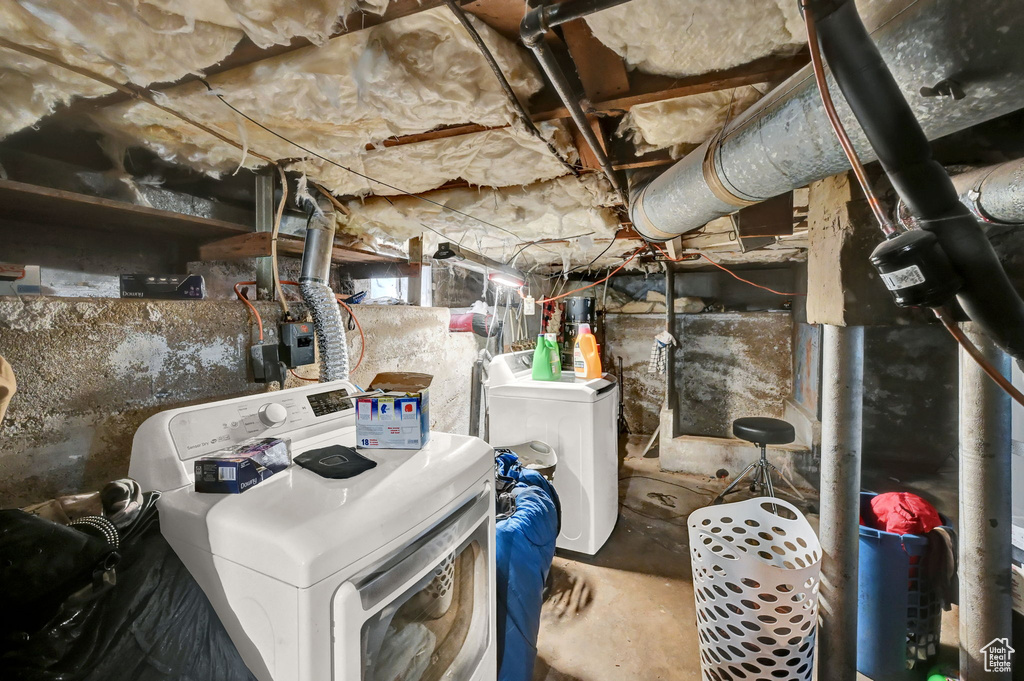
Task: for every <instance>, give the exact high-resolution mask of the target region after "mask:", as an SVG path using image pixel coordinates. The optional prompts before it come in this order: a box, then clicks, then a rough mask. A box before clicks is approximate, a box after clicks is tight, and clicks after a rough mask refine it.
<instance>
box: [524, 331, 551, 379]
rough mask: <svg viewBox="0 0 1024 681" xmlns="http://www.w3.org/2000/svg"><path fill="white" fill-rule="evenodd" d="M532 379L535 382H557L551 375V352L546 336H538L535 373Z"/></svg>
mask: <svg viewBox="0 0 1024 681" xmlns="http://www.w3.org/2000/svg"><path fill="white" fill-rule="evenodd" d="M530 377H531V378H533V380H535V381H553V380H555V377H554V376H553V375H552V374H551V350H550V349H549V348H548V342H547V339H545V338H544V334H540V335H539V336H537V349H536V350H534V351H533V373H531V374H530Z"/></svg>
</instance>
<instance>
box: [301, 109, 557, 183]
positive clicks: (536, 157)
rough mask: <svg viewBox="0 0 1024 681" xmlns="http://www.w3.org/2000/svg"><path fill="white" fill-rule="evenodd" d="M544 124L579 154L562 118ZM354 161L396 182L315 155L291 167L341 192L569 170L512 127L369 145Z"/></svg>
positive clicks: (534, 177)
mask: <svg viewBox="0 0 1024 681" xmlns="http://www.w3.org/2000/svg"><path fill="white" fill-rule="evenodd" d="M539 127H540V130H541V133H542V134H543V135H544V136H545V137H547V138H550V139H552V140H554V143H555V147H556V148H558V150H559V151H560V152H561V153H562V155H563V156H567V157H569V158H570V160H575V157H576V148H575V147H574V146H572V141H571V140H572V138H571V136H570V135H569V132H568V131H567V130H566V128H565V126H564V125H563V124H562V123H561V122H555V123H542V124H540V125H539ZM349 167H350V168H353V169H355V170H359V171H360V172H361V173H363V174H364V175H366V176H368V177H373V178H377V179H380V180H383V181H385V182H388V184H390V185H392V186H387V185H385V184H381V183H380V182H373V181H370V180H367V179H365V178H363V177H360V176H359V175H356V174H354V173H350V172H348V171H346V170H343V169H341V168H338V167H336V166H333V165H330V164H329V163H326V162H324V161H321V160H320V159H316V158H313V159H309V160H304V161H301V162H298V163H293V164H291V165H290V166H289V169H290V170H295V171H298V172H302V173H305V174H307V175H308V176H310V177H312V178H315V179H317V181H319V182H321V183H323V184H324V185H325V186H327V187H330V188H331V189H333V190H334V191H335V193H337V194H342V195H344V194H352V195H357V196H359V195H364V194H370V193H372V194H377V195H384V196H395V195H399V194H403V193H413V194H416V193H419V192H424V191H427V190H430V189H436V188H437V187H440V186H441V185H443V184H444V183H445V182H447V181H449V180H452V179H455V178H461V179H463V180H465V181H466V182H468V183H469V184H471V185H477V186H488V187H511V186H514V185H522V184H531V183H533V182H538V181H541V180H550V179H553V178H555V177H559V176H561V175H564V174H565V172H566V170H565V166H563V165H562V164H561V163H560V162H559V161H558V159H556V158H555V157H554V155H552V154H551V152H550V151H549V150H548V148H547V146H546V145H545V144H544V143H543V142H541V141H540V140H538V139H537V138H536V137H534V136H533V135H530V134H529V133H526V132H521V131H518V130H515V129H513V128H503V129H498V130H486V131H484V132H478V133H473V134H470V135H460V136H458V137H446V138H442V139H437V140H429V141H425V142H417V143H415V144H403V145H402V146H398V147H388V148H384V149H381V150H375V151H370V152H366V153H364V154H362V155H359V156H356V157H353V158H352V159H351V163H350V164H349ZM396 187H397V188H398V189H397V190H396Z"/></svg>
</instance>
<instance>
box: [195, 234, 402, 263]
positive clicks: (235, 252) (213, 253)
mask: <svg viewBox="0 0 1024 681" xmlns="http://www.w3.org/2000/svg"><path fill="white" fill-rule="evenodd" d="M270 240H271V234H270V232H249V233H248V234H239V235H236V236H231V237H228V238H226V239H221V240H219V241H213V242H211V243H207V244H203V245H202V246H200V247H199V259H200V260H242V259H245V258H264V257H267V256H269V255H270ZM304 243H305V240H304V239H301V238H299V237H295V236H288V235H285V234H281V235H278V237H277V253H278V255H285V256H292V257H301V256H302V248H303V245H304ZM331 262H333V263H335V264H344V265H394V266H405V265H407V261H406V259H405V258H402V257H399V256H394V255H384V254H381V253H373V252H372V251H363V250H360V249H358V248H351V247H349V246H341V245H339V244H335V245H334V252H333V253H332V254H331Z"/></svg>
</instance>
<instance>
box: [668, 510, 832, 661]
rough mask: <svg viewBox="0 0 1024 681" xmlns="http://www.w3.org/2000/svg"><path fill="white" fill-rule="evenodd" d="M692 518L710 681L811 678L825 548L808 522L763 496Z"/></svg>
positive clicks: (697, 513)
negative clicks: (822, 554)
mask: <svg viewBox="0 0 1024 681" xmlns="http://www.w3.org/2000/svg"><path fill="white" fill-rule="evenodd" d="M687 524H688V525H689V528H690V551H691V564H692V567H693V591H694V598H695V599H696V604H697V636H698V638H699V639H700V659H701V668H702V669H703V672H704V679H705V681H741V680H745V679H779V681H787V680H790V681H810V679H811V678H812V675H813V672H814V669H813V665H814V662H813V660H814V634H815V629H816V626H817V617H818V580H819V573H820V570H821V546H820V544H819V543H818V538H817V536H815V534H814V530H812V529H811V526H810V525H809V524H808V523H807V520H806V519H805V518H804V517H803V515H801V514H800V512H799V511H798V510H797V509H796V507H795V506H793V505H792V504H790V503H788V502H786V501H783V500H781V499H768V498H765V497H762V498H758V499H749V500H747V501H740V502H737V503H733V504H723V505H721V506H708V507H706V508H702V509H699V510H697V511H694V512H693V513H691V514H690V517H689V518H688V519H687Z"/></svg>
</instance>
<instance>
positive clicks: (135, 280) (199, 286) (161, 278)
mask: <svg viewBox="0 0 1024 681" xmlns="http://www.w3.org/2000/svg"><path fill="white" fill-rule="evenodd" d="M121 297H122V298H151V299H156V300H202V299H203V298H205V297H206V282H205V281H204V280H203V277H202V275H199V274H122V275H121Z"/></svg>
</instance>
